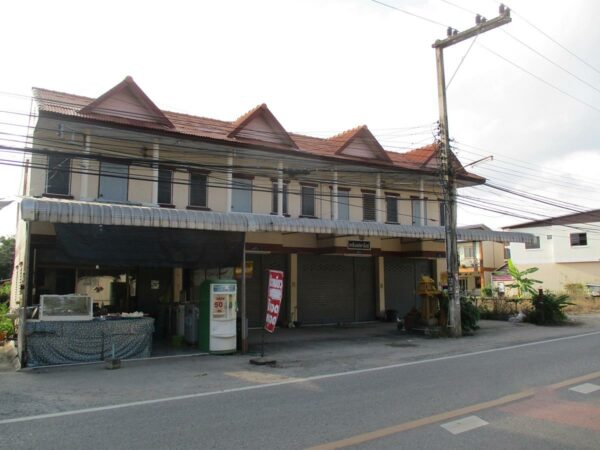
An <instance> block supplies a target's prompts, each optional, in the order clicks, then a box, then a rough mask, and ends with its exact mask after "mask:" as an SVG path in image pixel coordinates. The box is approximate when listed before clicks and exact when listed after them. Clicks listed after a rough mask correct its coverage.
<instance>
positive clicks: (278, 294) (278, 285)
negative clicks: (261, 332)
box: [265, 270, 283, 333]
mask: <svg viewBox="0 0 600 450" xmlns="http://www.w3.org/2000/svg"><path fill="white" fill-rule="evenodd" d="M282 298H283V272H282V271H280V270H269V289H268V291H267V317H266V318H265V330H267V331H268V332H269V333H273V332H274V331H275V325H276V324H277V318H278V317H279V310H280V309H281V300H282Z"/></svg>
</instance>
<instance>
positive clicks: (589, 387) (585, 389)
mask: <svg viewBox="0 0 600 450" xmlns="http://www.w3.org/2000/svg"><path fill="white" fill-rule="evenodd" d="M569 390H570V391H575V392H579V393H580V394H591V393H592V392H596V391H598V390H600V386H598V385H597V384H593V383H583V384H580V385H578V386H573V387H572V388H569Z"/></svg>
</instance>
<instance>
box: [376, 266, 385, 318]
mask: <svg viewBox="0 0 600 450" xmlns="http://www.w3.org/2000/svg"><path fill="white" fill-rule="evenodd" d="M376 262H377V266H376V267H377V304H378V310H379V312H383V311H385V310H386V307H385V265H384V264H385V263H384V257H383V256H377V261H376Z"/></svg>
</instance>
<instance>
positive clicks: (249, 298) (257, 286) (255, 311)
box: [238, 254, 289, 327]
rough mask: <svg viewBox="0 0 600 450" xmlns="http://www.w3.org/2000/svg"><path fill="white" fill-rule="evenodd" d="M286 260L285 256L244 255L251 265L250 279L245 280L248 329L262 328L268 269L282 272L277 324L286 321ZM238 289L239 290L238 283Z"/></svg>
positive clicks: (287, 277)
mask: <svg viewBox="0 0 600 450" xmlns="http://www.w3.org/2000/svg"><path fill="white" fill-rule="evenodd" d="M286 258H287V255H284V254H272V255H252V254H250V255H246V259H247V260H248V261H252V263H253V269H252V277H251V278H248V279H247V280H246V316H247V317H248V326H249V327H262V326H263V324H264V320H265V312H266V307H267V284H268V276H269V275H268V270H269V269H274V270H283V272H284V280H283V286H284V289H283V302H282V304H281V310H280V312H279V320H278V323H279V322H282V321H287V320H288V317H289V313H288V311H289V308H288V298H289V295H288V292H289V290H288V284H289V274H288V271H287V270H286ZM238 289H241V284H240V283H239V282H238ZM240 292H241V290H240Z"/></svg>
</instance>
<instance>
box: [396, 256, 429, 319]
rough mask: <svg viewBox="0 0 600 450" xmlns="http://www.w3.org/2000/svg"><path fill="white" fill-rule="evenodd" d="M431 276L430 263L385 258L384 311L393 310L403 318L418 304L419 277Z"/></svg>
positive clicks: (427, 261) (420, 260)
mask: <svg viewBox="0 0 600 450" xmlns="http://www.w3.org/2000/svg"><path fill="white" fill-rule="evenodd" d="M423 275H427V276H432V269H431V261H430V260H427V259H406V258H401V257H395V256H386V257H385V259H384V276H385V309H394V310H396V311H397V312H398V317H403V316H404V315H405V314H406V313H407V312H408V311H409V310H410V309H411V308H412V307H413V306H417V305H418V304H419V303H418V302H419V294H418V287H419V281H420V279H421V276H423Z"/></svg>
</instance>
